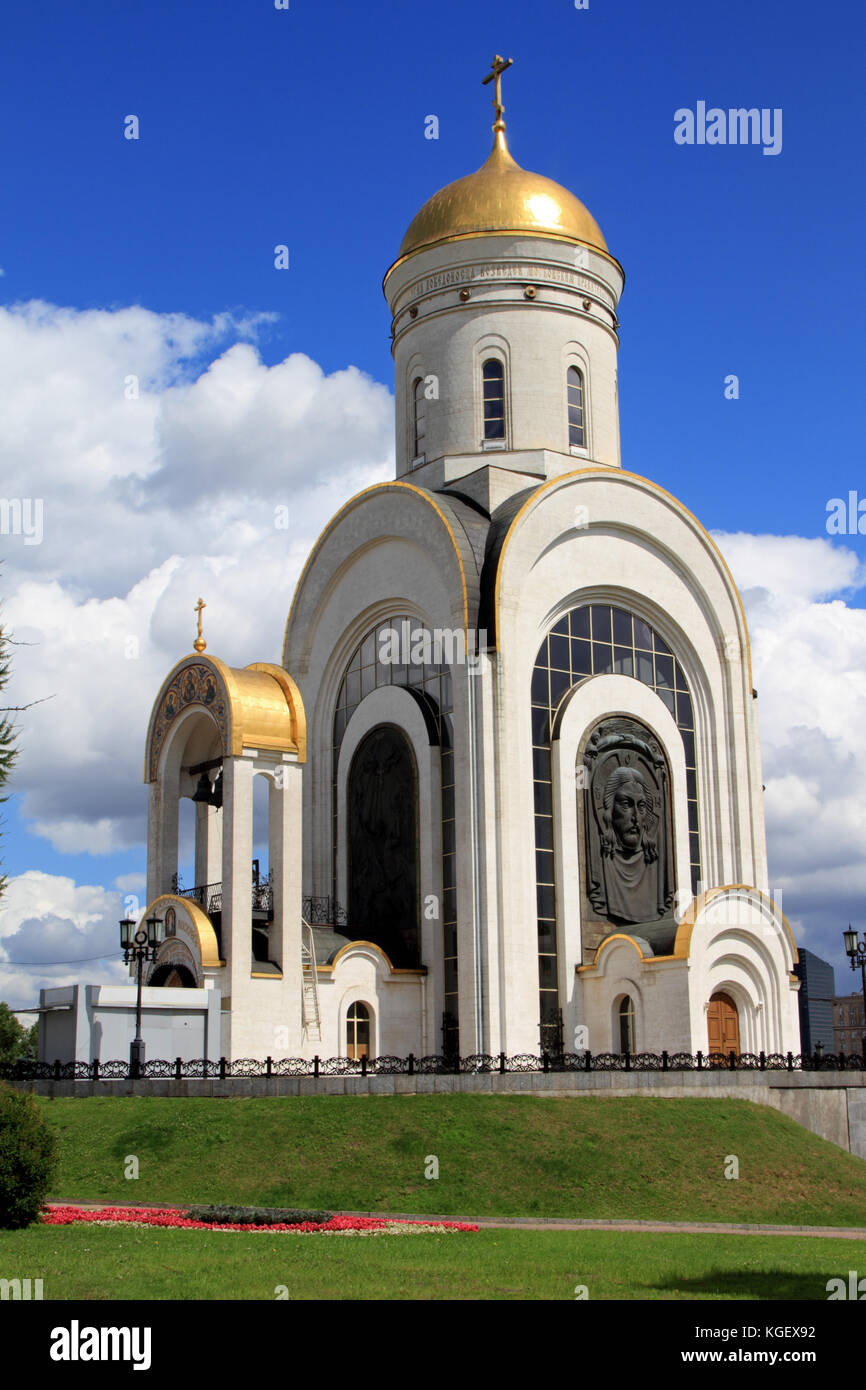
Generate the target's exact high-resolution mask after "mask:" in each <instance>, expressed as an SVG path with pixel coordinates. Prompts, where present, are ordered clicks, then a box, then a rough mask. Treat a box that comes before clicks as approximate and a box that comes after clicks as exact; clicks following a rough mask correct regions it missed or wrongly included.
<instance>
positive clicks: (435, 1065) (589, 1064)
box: [0, 1050, 866, 1081]
mask: <svg viewBox="0 0 866 1390" xmlns="http://www.w3.org/2000/svg"><path fill="white" fill-rule="evenodd" d="M864 1069H866V1064H864V1058H863V1056H861V1055H860V1054H858V1053H852V1054H850V1055H848V1054H846V1053H844V1052H839V1053H828V1054H824V1055H820V1054H818V1053H813V1054H803V1053H792V1052H767V1053H764V1052H741V1053H735V1052H727V1053H722V1052H713V1053H703V1052H695V1053H691V1052H635V1053H631V1052H590V1051H588V1050H587V1051H586V1052H565V1053H549V1052H543V1053H541V1054H540V1055H536V1054H533V1053H521V1054H518V1055H517V1056H514V1057H506V1055H505V1053H504V1052H499V1053H475V1054H473V1055H472V1056H469V1057H456V1056H448V1055H443V1054H442V1053H436V1054H434V1055H432V1056H428V1057H417V1056H415V1054H414V1053H410V1054H409V1056H408V1057H359V1058H349V1057H280V1058H276V1057H266V1058H265V1060H264V1061H259V1060H256V1059H255V1058H251V1057H241V1058H236V1059H235V1060H234V1061H229V1060H228V1058H226V1057H221V1058H219V1060H214V1059H209V1058H204V1057H201V1058H197V1059H196V1060H194V1061H186V1062H185V1061H183V1060H182V1059H181V1058H180V1057H177V1058H175V1060H174V1061H171V1060H167V1059H165V1058H162V1059H158V1060H154V1061H151V1062H145V1063H144V1064H143V1066H142V1068H141V1069H140V1071H138V1072H137V1071H135V1069H134V1068H133V1065H132V1064H131V1063H130V1062H124V1061H111V1062H100V1061H98V1060H96V1061H93V1062H61V1061H59V1060H57V1061H54V1062H35V1061H33V1060H32V1059H29V1058H28V1059H24V1060H22V1061H17V1062H0V1080H3V1081H126V1080H130V1079H131V1080H136V1081H138V1080H140V1081H149V1080H154V1081H155V1080H171V1079H174V1080H176V1081H183V1080H197V1079H208V1078H209V1079H214V1080H216V1079H219V1080H224V1079H226V1078H229V1077H278V1076H308V1077H313V1078H317V1077H325V1076H426V1075H439V1076H443V1075H449V1076H455V1075H462V1076H467V1075H481V1074H485V1073H493V1072H497V1073H499V1074H500V1075H505V1074H506V1073H509V1072H512V1073H513V1072H543V1073H546V1072H596V1071H604V1072H636V1071H641V1072H668V1071H786V1072H794V1071H863V1070H864Z"/></svg>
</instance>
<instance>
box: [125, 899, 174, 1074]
mask: <svg viewBox="0 0 866 1390" xmlns="http://www.w3.org/2000/svg"><path fill="white" fill-rule="evenodd" d="M164 939H165V923H164V921H163V920H162V918H161V917H148V919H147V923H146V930H145V929H141V928H140V929H139V930H138V931H136V930H135V922H134V921H133V920H132V918H131V917H124V919H123V921H122V922H121V924H120V944H121V946H122V947H123V963H124V965H128V964H129V962H130V961H131V960H134V961H137V963H138V997H137V999H136V1004H135V1037H134V1038H133V1040H132V1042H131V1043H130V1047H129V1074H130V1077H131V1078H132V1079H133V1081H137V1080H138V1079H139V1077H140V1076H141V1072H142V1068H143V1067H144V1038H143V1037H142V1036H141V967H142V965H143V964H144V962H145V961H146V960H156V953H157V951H158V950H159V948H160V946H161V945H162V943H163V941H164Z"/></svg>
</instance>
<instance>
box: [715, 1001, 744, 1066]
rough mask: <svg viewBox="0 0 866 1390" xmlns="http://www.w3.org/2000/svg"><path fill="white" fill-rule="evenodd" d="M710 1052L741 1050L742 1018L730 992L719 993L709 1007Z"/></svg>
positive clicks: (737, 1051)
mask: <svg viewBox="0 0 866 1390" xmlns="http://www.w3.org/2000/svg"><path fill="white" fill-rule="evenodd" d="M707 1034H708V1037H709V1050H710V1052H725V1053H727V1052H736V1053H737V1055H738V1056H739V1052H740V1018H739V1015H738V1013H737V1006H736V1004H735V1003H734V1001H733V999H732V998H731V996H730V995H729V994H721V993H717V994H714V995H713V996H712V998H711V999H710V1005H709V1008H708V1009H707Z"/></svg>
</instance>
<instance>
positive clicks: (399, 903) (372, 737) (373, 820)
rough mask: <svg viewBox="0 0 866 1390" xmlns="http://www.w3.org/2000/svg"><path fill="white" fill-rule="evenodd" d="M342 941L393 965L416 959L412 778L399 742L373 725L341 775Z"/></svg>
mask: <svg viewBox="0 0 866 1390" xmlns="http://www.w3.org/2000/svg"><path fill="white" fill-rule="evenodd" d="M347 803H348V839H349V855H348V859H349V902H348V909H349V922H348V930H347V935H349V936H350V937H351V938H352V939H353V940H355V941H373V942H375V944H376V945H377V946H381V948H382V950H383V951H385V952H386V953H387V955H388V956H389V958H390V960H391V962H392V964H394V965H397V966H413V965H417V964H418V962H419V960H420V949H419V945H420V940H419V939H420V932H419V921H418V917H419V912H418V776H417V772H416V769H415V758H414V755H413V753H412V748H411V745H410V743H409V740H408V739H407V738H406V735H405V734H404V733H403V732H402V731H401V730H400V729H398V728H395V726H394V725H392V724H379V725H378V726H377V727H376V728H375V729H371V731H370V733H369V734H367V736H366V738H365V739H363V740H362V742H361V743H360V744H359V745H358V748H357V750H356V752H355V756H354V758H353V759H352V766H351V768H350V771H349V785H348V797H347Z"/></svg>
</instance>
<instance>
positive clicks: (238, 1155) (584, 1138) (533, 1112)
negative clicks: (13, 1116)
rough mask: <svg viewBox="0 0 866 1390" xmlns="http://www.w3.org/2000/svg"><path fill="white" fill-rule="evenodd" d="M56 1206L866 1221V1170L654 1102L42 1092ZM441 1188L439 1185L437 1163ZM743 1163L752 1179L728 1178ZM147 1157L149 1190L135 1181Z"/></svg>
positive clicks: (721, 1118)
mask: <svg viewBox="0 0 866 1390" xmlns="http://www.w3.org/2000/svg"><path fill="white" fill-rule="evenodd" d="M40 1104H41V1105H42V1106H43V1109H44V1113H45V1116H46V1118H47V1120H48V1121H49V1123H50V1124H51V1126H52V1128H54V1129H55V1130H56V1132H57V1134H58V1136H59V1139H60V1147H61V1167H60V1171H59V1174H58V1177H57V1181H56V1183H55V1186H54V1191H53V1193H52V1197H53V1199H55V1200H56V1199H58V1198H65V1199H77V1200H82V1201H83V1200H93V1201H99V1200H111V1201H117V1202H133V1203H134V1202H156V1203H162V1202H165V1203H166V1204H171V1205H173V1204H176V1203H182V1202H244V1203H258V1204H261V1205H267V1206H305V1207H324V1208H330V1209H342V1210H350V1211H383V1212H384V1211H394V1212H417V1213H419V1214H424V1213H438V1214H454V1215H461V1216H465V1217H467V1218H471V1217H473V1216H560V1217H565V1216H573V1217H602V1218H604V1217H607V1218H620V1219H624V1218H637V1219H644V1220H647V1219H651V1218H654V1219H659V1220H671V1221H686V1220H694V1221H747V1222H780V1223H785V1224H791V1225H794V1224H800V1225H809V1224H822V1225H866V1163H864V1162H863V1161H862V1160H860V1159H857V1158H854V1157H852V1156H851V1155H850V1154H846V1153H844V1152H843V1151H842V1150H841V1149H838V1148H836V1147H835V1145H833V1144H829V1143H827V1142H826V1141H824V1140H822V1139H819V1138H817V1136H815V1135H813V1134H811V1133H809V1131H808V1130H805V1129H803V1128H801V1127H800V1126H799V1125H797V1124H795V1123H794V1122H793V1121H792V1120H789V1119H787V1118H786V1117H785V1116H783V1115H780V1114H779V1113H778V1112H777V1111H775V1110H771V1109H768V1108H766V1107H763V1106H756V1105H753V1104H752V1103H750V1102H749V1101H739V1100H691V1099H683V1100H661V1099H655V1098H647V1097H634V1098H631V1097H629V1098H622V1099H620V1098H603V1097H598V1096H591V1097H579V1098H573V1099H572V1098H569V1099H557V1100H553V1099H538V1098H535V1097H529V1096H473V1095H437V1096H383V1097H372V1096H364V1097H354V1096H312V1097H304V1098H296V1097H292V1098H287V1099H271V1098H269V1099H258V1098H244V1099H238V1100H166V1099H161V1098H148V1097H141V1098H138V1097H135V1098H120V1099H111V1098H106V1099H101V1098H94V1099H84V1100H72V1099H65V1098H64V1099H60V1100H42V1101H41V1102H40ZM430 1155H434V1156H435V1157H436V1158H437V1159H438V1163H439V1177H438V1179H434V1180H431V1179H427V1178H425V1166H426V1167H429V1166H430V1165H428V1164H427V1159H428V1156H430ZM729 1155H734V1156H735V1157H736V1158H737V1160H738V1163H739V1178H738V1179H736V1180H734V1179H728V1178H726V1177H725V1169H726V1161H727V1159H728V1156H729ZM130 1156H135V1157H136V1158H137V1159H138V1165H139V1177H138V1179H137V1180H127V1179H125V1178H124V1171H125V1168H126V1167H127V1161H128V1158H129V1157H130Z"/></svg>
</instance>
